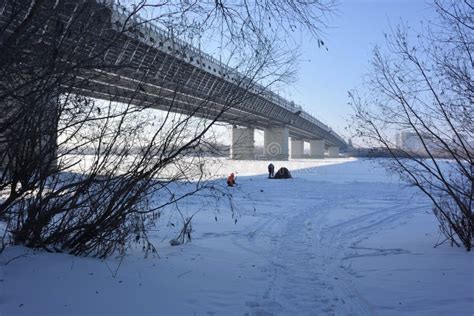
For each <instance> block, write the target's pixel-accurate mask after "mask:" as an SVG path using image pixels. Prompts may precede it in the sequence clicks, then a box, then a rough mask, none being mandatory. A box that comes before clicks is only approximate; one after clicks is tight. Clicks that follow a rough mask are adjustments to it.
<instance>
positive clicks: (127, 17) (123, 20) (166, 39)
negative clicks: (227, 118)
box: [96, 0, 344, 142]
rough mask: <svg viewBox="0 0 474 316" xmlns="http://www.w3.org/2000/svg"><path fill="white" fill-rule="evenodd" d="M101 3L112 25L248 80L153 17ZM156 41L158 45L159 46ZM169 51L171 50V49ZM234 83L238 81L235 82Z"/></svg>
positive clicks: (288, 105)
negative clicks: (165, 28) (147, 17)
mask: <svg viewBox="0 0 474 316" xmlns="http://www.w3.org/2000/svg"><path fill="white" fill-rule="evenodd" d="M96 1H98V2H99V3H102V4H104V5H107V6H108V7H110V8H111V11H112V16H113V21H112V24H113V26H114V27H116V28H117V29H118V30H119V31H122V30H124V31H128V32H131V33H135V35H137V36H139V37H140V38H141V40H143V41H145V42H148V43H149V44H150V45H152V46H155V47H157V48H158V49H160V50H163V51H164V52H165V53H169V51H167V50H166V48H165V44H166V45H168V44H169V45H171V46H170V47H171V51H172V52H173V55H175V56H176V57H178V58H181V59H183V60H184V59H185V58H190V57H196V58H199V59H200V61H201V62H200V65H199V66H200V67H201V68H202V69H204V70H205V71H209V70H208V68H206V67H205V66H204V67H202V66H201V65H203V62H205V63H207V64H208V65H213V67H212V68H214V66H216V67H218V69H219V74H220V75H221V76H222V78H223V79H225V80H227V81H231V82H232V80H234V81H236V82H238V81H245V77H244V76H243V75H241V74H240V73H239V72H238V71H236V70H235V69H233V68H232V67H230V66H228V65H226V64H225V63H222V62H221V61H220V60H217V59H216V58H214V57H213V56H211V55H209V54H207V53H205V52H203V51H202V50H200V49H198V48H196V47H194V46H193V45H191V44H189V43H187V42H186V41H184V40H182V39H180V38H179V37H176V36H174V34H172V32H166V31H164V30H163V29H161V28H160V27H158V26H157V25H156V24H155V23H153V22H151V21H150V20H147V19H144V18H142V17H141V16H140V15H138V14H132V12H131V11H129V10H128V9H127V8H125V7H124V6H123V5H120V4H118V3H116V2H115V1H114V0H96ZM157 43H158V44H159V45H158V46H156V45H157ZM168 50H169V49H168ZM234 83H235V82H234ZM248 84H249V85H250V86H253V87H254V88H252V91H253V92H256V93H259V94H261V95H262V96H263V97H264V98H266V99H267V100H269V101H271V102H273V103H275V104H277V105H279V106H281V107H283V108H285V109H287V110H288V111H290V112H293V113H298V112H299V113H300V114H299V116H301V117H302V118H304V119H305V120H307V121H309V122H311V123H313V124H315V125H316V126H318V127H319V128H321V129H322V130H324V131H326V132H328V133H330V134H331V135H333V136H334V137H336V138H337V139H338V140H340V141H342V142H344V140H343V139H342V138H341V137H340V136H339V135H337V134H336V133H335V132H333V131H332V130H331V128H329V126H327V125H326V124H324V123H322V122H321V121H319V120H318V119H316V118H315V117H313V116H312V115H310V114H309V113H307V112H306V111H303V110H302V107H301V106H299V105H297V104H295V103H294V102H293V101H288V100H286V99H285V98H283V97H281V96H280V95H278V94H277V93H275V92H273V91H270V90H269V89H267V88H266V87H264V86H263V85H261V84H259V83H256V82H251V81H250V80H248Z"/></svg>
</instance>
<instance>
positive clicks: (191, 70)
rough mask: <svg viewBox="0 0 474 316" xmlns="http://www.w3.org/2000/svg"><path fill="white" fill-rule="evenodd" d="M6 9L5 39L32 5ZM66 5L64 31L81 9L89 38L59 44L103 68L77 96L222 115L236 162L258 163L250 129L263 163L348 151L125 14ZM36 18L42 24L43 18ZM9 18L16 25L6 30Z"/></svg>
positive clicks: (97, 5)
mask: <svg viewBox="0 0 474 316" xmlns="http://www.w3.org/2000/svg"><path fill="white" fill-rule="evenodd" d="M3 2H4V4H3V8H0V14H1V15H0V27H2V29H5V33H8V32H11V31H12V30H13V29H14V28H15V27H16V26H17V25H18V23H19V21H21V19H22V16H23V17H24V16H25V15H26V13H27V10H28V7H29V5H28V4H29V3H30V1H27V0H21V1H18V0H17V1H16V2H17V3H18V2H20V3H23V2H24V4H23V7H22V5H20V6H18V4H17V6H13V5H12V3H13V1H3ZM46 2H48V1H46ZM50 2H51V1H50ZM64 3H66V4H63V11H62V13H61V19H62V21H63V23H65V27H70V26H69V25H67V23H71V21H73V20H74V19H73V17H74V16H75V15H79V14H80V13H79V12H78V11H79V10H80V9H81V10H83V8H81V5H82V4H83V3H87V4H88V6H89V9H88V10H89V14H86V15H85V16H86V17H84V18H82V20H81V21H82V22H81V23H83V25H84V26H86V27H87V34H86V35H85V36H83V39H81V41H80V42H79V43H78V42H73V41H72V40H71V42H70V43H69V42H68V38H64V39H63V41H64V43H65V45H70V47H71V49H73V50H74V51H75V52H76V51H77V52H78V53H79V54H80V55H81V56H88V57H90V58H91V59H92V58H95V59H97V58H98V56H99V57H100V58H101V60H100V64H101V65H103V66H102V67H95V68H91V69H88V70H82V71H81V73H80V74H79V75H77V77H76V78H75V82H74V83H72V84H70V87H72V89H73V92H74V93H76V94H80V95H84V96H89V97H93V98H97V99H104V100H112V101H118V102H132V103H135V104H137V105H146V106H150V107H153V108H156V109H160V110H166V111H172V112H177V113H184V114H188V115H193V116H198V117H203V118H207V119H212V118H214V117H216V116H217V115H219V121H222V122H226V123H228V124H230V125H231V126H233V128H232V145H231V158H233V159H254V158H255V154H254V130H255V129H259V130H263V131H264V148H265V158H268V159H271V160H286V159H288V158H289V157H290V156H291V157H292V158H303V152H304V142H309V144H310V157H311V158H323V157H324V156H325V151H326V150H327V155H328V156H329V157H337V156H338V154H339V149H340V148H344V147H345V146H346V143H345V142H344V140H343V139H342V138H341V137H340V136H339V135H337V134H336V133H335V132H334V131H332V130H331V128H330V127H328V126H327V125H325V124H323V123H322V122H320V121H319V120H317V119H316V118H314V117H313V116H311V115H309V114H308V113H307V112H305V111H304V110H303V109H302V108H301V107H300V106H297V105H295V104H294V103H293V102H290V101H288V100H285V99H284V98H282V97H280V96H279V95H277V94H276V93H273V92H271V91H269V90H268V89H266V88H265V87H263V86H261V85H259V84H257V83H255V82H253V81H252V80H250V79H248V78H246V76H245V75H244V74H242V73H239V72H238V71H237V70H236V69H234V68H231V67H229V66H227V65H225V64H223V63H221V62H220V61H218V60H217V59H215V58H213V57H212V56H210V55H207V54H206V53H204V52H203V51H201V50H199V49H197V48H195V47H193V46H192V45H190V44H188V43H186V42H184V41H182V40H180V39H178V38H176V37H174V36H173V35H172V34H169V33H167V32H165V31H163V30H161V29H160V28H158V27H157V26H156V25H154V24H152V23H149V22H147V21H145V20H144V19H142V18H140V17H139V16H133V17H132V18H131V19H130V15H129V12H127V11H126V10H125V9H124V8H123V7H120V6H118V5H116V4H114V3H113V2H112V1H110V0H84V1H64ZM41 14H43V15H44V16H45V17H44V18H45V19H47V14H48V12H47V11H45V12H42V13H41ZM13 15H14V19H13V20H14V21H17V23H12V22H11V21H12V16H13ZM45 21H46V20H45ZM7 22H8V23H9V24H7ZM47 23H48V22H47ZM76 23H77V22H76ZM125 26H127V27H126V28H125ZM70 28H71V29H73V27H70ZM83 29H84V27H83ZM3 37H5V36H2V38H3ZM110 39H114V40H113V42H111V40H110ZM123 65H126V66H125V67H122V66H123ZM63 88H65V89H66V88H68V85H67V84H65V85H64V86H63ZM230 104H231V105H230ZM289 138H291V153H290V152H289V150H290V146H289V142H290V140H289Z"/></svg>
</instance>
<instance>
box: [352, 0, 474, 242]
mask: <svg viewBox="0 0 474 316" xmlns="http://www.w3.org/2000/svg"><path fill="white" fill-rule="evenodd" d="M433 6H434V8H435V9H436V12H437V14H438V17H439V21H431V22H428V24H427V25H424V32H423V33H422V34H418V35H417V36H416V37H415V36H414V35H413V34H409V33H408V32H407V29H406V28H405V27H403V26H400V27H398V28H397V29H396V30H394V31H393V32H392V33H391V34H390V35H387V37H386V39H387V50H386V51H384V50H382V49H380V48H376V49H375V51H374V58H373V62H372V67H373V71H372V73H371V74H370V75H369V79H370V80H369V81H368V82H367V88H368V89H367V90H369V91H370V93H366V94H365V95H361V93H359V92H357V91H355V92H352V93H350V97H351V100H352V105H353V107H354V109H355V115H354V117H353V122H354V126H353V127H354V128H355V131H356V135H357V136H358V137H360V138H362V139H364V140H365V141H366V142H367V144H368V145H369V146H375V147H378V146H382V147H383V148H385V149H386V150H387V151H388V152H389V153H390V154H391V156H392V158H393V159H391V160H390V162H389V164H388V168H389V169H390V170H391V171H393V172H394V173H396V174H399V175H400V176H401V177H402V178H403V179H404V180H406V181H407V182H408V183H410V184H412V185H414V186H416V187H418V188H419V189H420V190H421V191H422V192H423V193H424V194H425V195H426V196H427V197H428V198H429V199H430V200H431V201H432V203H433V213H434V214H435V216H436V217H437V219H438V220H439V224H440V231H441V233H442V234H443V235H444V236H445V238H446V239H445V241H449V242H450V243H451V244H452V245H457V246H460V245H462V246H464V248H465V249H466V250H467V251H470V250H471V249H472V244H473V238H474V215H473V195H474V160H473V159H474V147H473V146H474V124H473V122H474V120H473V119H474V81H473V69H474V59H473V52H474V37H473V34H474V32H473V31H474V18H473V17H474V15H473V13H474V7H473V5H472V3H471V2H470V1H450V0H449V1H448V0H447V1H443V0H435V1H434V3H433ZM399 132H402V134H404V135H405V137H406V136H407V135H408V136H409V137H411V141H412V142H414V143H415V145H416V146H411V147H410V146H407V145H406V143H404V142H403V140H402V143H400V142H398V143H397V142H396V141H395V135H396V134H397V133H399ZM412 145H413V144H412ZM441 158H444V159H441Z"/></svg>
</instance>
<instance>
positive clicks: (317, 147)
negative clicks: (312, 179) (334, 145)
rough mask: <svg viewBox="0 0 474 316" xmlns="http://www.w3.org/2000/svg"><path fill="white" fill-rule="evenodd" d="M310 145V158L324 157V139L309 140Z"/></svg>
mask: <svg viewBox="0 0 474 316" xmlns="http://www.w3.org/2000/svg"><path fill="white" fill-rule="evenodd" d="M309 146H310V154H309V156H310V158H313V159H322V158H324V140H322V139H320V140H311V141H310V142H309Z"/></svg>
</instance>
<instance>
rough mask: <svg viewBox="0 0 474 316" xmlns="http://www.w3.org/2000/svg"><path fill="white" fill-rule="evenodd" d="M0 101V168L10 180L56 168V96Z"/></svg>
mask: <svg viewBox="0 0 474 316" xmlns="http://www.w3.org/2000/svg"><path fill="white" fill-rule="evenodd" d="M34 101H35V103H33V104H31V103H15V102H13V101H6V102H4V103H2V104H0V113H2V117H0V131H1V132H0V169H4V172H6V174H5V175H7V176H8V178H11V179H19V178H31V177H32V175H33V174H35V175H37V174H43V175H45V174H48V173H49V172H51V171H53V170H55V169H56V168H57V130H58V105H57V102H58V101H57V99H56V98H51V99H49V100H42V99H40V98H38V99H37V100H36V99H34Z"/></svg>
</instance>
